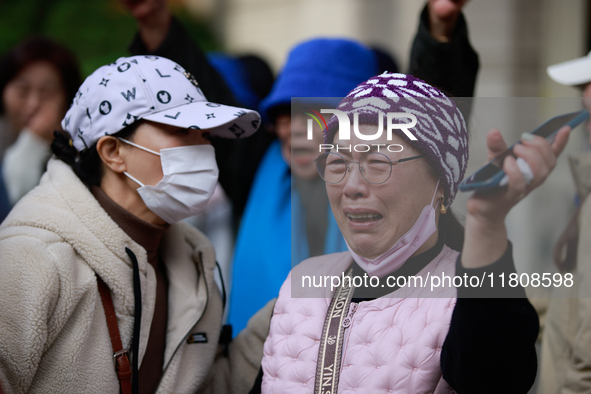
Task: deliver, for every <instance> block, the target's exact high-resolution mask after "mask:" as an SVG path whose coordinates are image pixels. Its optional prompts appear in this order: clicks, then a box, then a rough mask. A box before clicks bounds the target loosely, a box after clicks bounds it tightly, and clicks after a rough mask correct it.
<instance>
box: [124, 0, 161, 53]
mask: <svg viewBox="0 0 591 394" xmlns="http://www.w3.org/2000/svg"><path fill="white" fill-rule="evenodd" d="M120 1H121V4H123V5H124V6H125V8H127V9H128V10H129V12H130V13H131V15H132V16H133V17H134V18H135V20H136V21H137V24H138V28H139V32H140V35H141V37H142V41H143V42H144V44H145V45H146V48H147V49H148V51H153V50H155V49H156V48H158V46H159V45H160V44H161V43H162V41H163V40H164V38H165V37H166V34H167V33H168V28H169V27H170V21H171V18H172V16H171V13H170V10H169V9H168V3H167V1H166V0H120Z"/></svg>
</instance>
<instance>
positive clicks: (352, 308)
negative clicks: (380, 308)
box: [343, 302, 359, 328]
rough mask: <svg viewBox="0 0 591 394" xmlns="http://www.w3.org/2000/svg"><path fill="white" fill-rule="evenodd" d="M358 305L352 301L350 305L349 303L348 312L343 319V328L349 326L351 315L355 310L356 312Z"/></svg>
mask: <svg viewBox="0 0 591 394" xmlns="http://www.w3.org/2000/svg"><path fill="white" fill-rule="evenodd" d="M358 306H359V304H357V303H356V302H352V303H351V305H349V314H348V315H347V317H345V319H344V320H343V327H344V328H349V326H351V322H352V320H353V315H354V314H355V312H357V307H358Z"/></svg>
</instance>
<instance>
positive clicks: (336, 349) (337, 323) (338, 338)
mask: <svg viewBox="0 0 591 394" xmlns="http://www.w3.org/2000/svg"><path fill="white" fill-rule="evenodd" d="M352 272H353V268H349V269H348V270H347V272H346V273H345V277H344V278H343V283H341V285H340V286H339V287H338V288H337V289H336V290H335V292H334V294H333V295H332V299H331V301H330V305H329V306H328V312H326V319H325V320H324V328H323V329H322V337H321V338H320V348H319V349H318V364H317V366H316V383H315V386H314V394H336V392H337V389H338V386H339V375H340V372H341V355H342V350H343V337H344V333H345V327H348V326H349V325H350V324H351V322H350V319H349V321H347V319H348V317H347V314H348V312H349V305H350V304H351V298H352V297H353V291H354V287H353V285H352V281H353V278H352V275H351V273H352ZM347 278H349V280H347ZM347 282H348V283H347Z"/></svg>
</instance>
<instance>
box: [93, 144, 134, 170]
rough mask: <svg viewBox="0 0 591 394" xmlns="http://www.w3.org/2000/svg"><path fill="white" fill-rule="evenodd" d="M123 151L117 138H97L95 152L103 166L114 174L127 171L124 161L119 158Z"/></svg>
mask: <svg viewBox="0 0 591 394" xmlns="http://www.w3.org/2000/svg"><path fill="white" fill-rule="evenodd" d="M122 150H123V143H122V142H121V141H119V140H118V139H117V138H115V137H112V136H109V135H106V136H104V137H101V138H99V140H98V142H97V143H96V151H97V152H98V154H99V156H100V158H101V160H102V161H103V163H104V164H105V166H106V167H107V168H109V169H111V171H113V172H116V173H123V172H124V171H127V167H126V165H125V161H124V160H123V157H122V156H121V151H122Z"/></svg>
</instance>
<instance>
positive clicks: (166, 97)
mask: <svg viewBox="0 0 591 394" xmlns="http://www.w3.org/2000/svg"><path fill="white" fill-rule="evenodd" d="M156 99H157V100H158V101H160V102H161V103H162V104H168V103H170V100H172V97H171V96H170V93H168V92H167V91H166V90H161V91H159V92H158V93H157V94H156Z"/></svg>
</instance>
